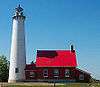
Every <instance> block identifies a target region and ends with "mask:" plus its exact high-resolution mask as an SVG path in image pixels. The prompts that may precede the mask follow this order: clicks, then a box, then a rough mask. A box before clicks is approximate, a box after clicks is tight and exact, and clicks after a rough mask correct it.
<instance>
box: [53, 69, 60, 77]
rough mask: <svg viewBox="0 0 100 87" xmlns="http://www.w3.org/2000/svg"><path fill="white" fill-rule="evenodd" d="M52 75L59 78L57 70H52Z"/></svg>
mask: <svg viewBox="0 0 100 87" xmlns="http://www.w3.org/2000/svg"><path fill="white" fill-rule="evenodd" d="M53 75H54V77H58V76H59V70H58V69H54V72H53Z"/></svg>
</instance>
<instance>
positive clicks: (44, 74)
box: [43, 69, 48, 77]
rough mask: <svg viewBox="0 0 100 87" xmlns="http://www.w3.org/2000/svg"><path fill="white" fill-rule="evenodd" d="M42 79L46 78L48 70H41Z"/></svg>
mask: <svg viewBox="0 0 100 87" xmlns="http://www.w3.org/2000/svg"><path fill="white" fill-rule="evenodd" d="M43 77H48V69H44V70H43Z"/></svg>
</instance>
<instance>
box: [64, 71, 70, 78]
mask: <svg viewBox="0 0 100 87" xmlns="http://www.w3.org/2000/svg"><path fill="white" fill-rule="evenodd" d="M69 76H70V70H69V69H65V77H69Z"/></svg>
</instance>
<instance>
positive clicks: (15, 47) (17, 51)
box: [8, 5, 26, 83]
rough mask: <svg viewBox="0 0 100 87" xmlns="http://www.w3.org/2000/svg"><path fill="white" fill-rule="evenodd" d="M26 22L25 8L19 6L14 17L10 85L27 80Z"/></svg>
mask: <svg viewBox="0 0 100 87" xmlns="http://www.w3.org/2000/svg"><path fill="white" fill-rule="evenodd" d="M24 22H25V16H24V14H23V8H21V6H20V5H19V6H18V7H17V8H15V13H14V16H13V25H12V42H11V52H10V68H9V78H8V82H9V83H14V82H21V81H24V80H25V66H26V50H25V29H24Z"/></svg>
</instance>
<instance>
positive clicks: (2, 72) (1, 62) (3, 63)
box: [0, 55, 9, 82]
mask: <svg viewBox="0 0 100 87" xmlns="http://www.w3.org/2000/svg"><path fill="white" fill-rule="evenodd" d="M8 75H9V61H8V60H7V57H6V56H4V55H2V56H0V81H1V82H5V81H7V80H8Z"/></svg>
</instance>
